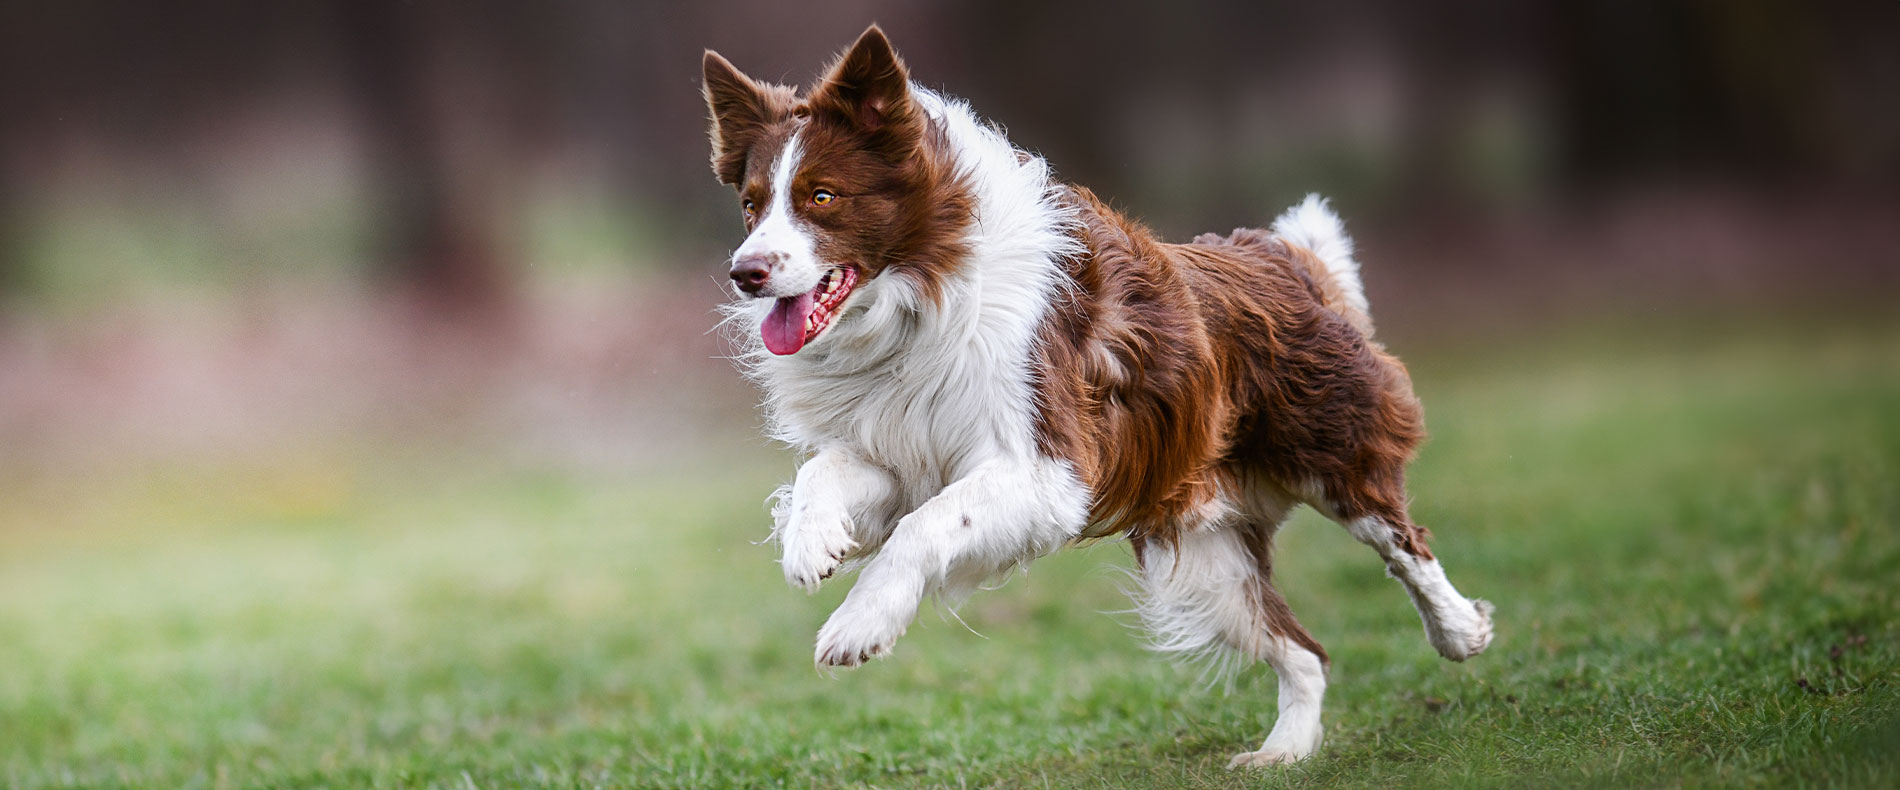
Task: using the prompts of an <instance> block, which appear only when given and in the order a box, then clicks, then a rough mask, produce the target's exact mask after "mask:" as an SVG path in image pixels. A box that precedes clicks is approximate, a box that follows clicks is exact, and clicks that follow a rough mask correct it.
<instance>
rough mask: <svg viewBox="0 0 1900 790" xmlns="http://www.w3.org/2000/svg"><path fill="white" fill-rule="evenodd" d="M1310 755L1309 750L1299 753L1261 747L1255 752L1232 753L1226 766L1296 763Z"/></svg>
mask: <svg viewBox="0 0 1900 790" xmlns="http://www.w3.org/2000/svg"><path fill="white" fill-rule="evenodd" d="M1311 756H1312V753H1311V752H1308V753H1306V754H1299V753H1296V752H1293V751H1291V750H1288V749H1273V748H1265V747H1263V748H1261V749H1260V751H1257V752H1241V753H1239V754H1236V755H1234V759H1232V760H1228V761H1227V767H1228V768H1265V767H1267V766H1269V765H1285V764H1287V763H1297V762H1299V761H1301V760H1304V759H1306V758H1308V757H1311Z"/></svg>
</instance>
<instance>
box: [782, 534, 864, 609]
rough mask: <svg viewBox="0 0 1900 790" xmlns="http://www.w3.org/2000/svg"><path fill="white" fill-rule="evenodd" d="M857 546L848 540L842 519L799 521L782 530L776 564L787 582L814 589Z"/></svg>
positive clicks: (802, 588) (841, 563)
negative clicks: (781, 545) (780, 553)
mask: <svg viewBox="0 0 1900 790" xmlns="http://www.w3.org/2000/svg"><path fill="white" fill-rule="evenodd" d="M820 524H823V526H819V525H820ZM857 547H858V542H857V541H855V540H852V539H851V534H850V532H849V531H848V530H847V529H846V528H845V526H844V523H843V521H842V520H830V521H806V520H800V521H797V522H793V524H792V525H791V526H790V527H789V528H787V529H786V531H785V537H784V556H783V557H781V558H780V559H779V567H780V568H781V569H782V570H783V571H784V572H785V583H786V584H789V585H791V586H793V587H796V588H798V589H801V590H804V591H805V592H808V593H809V592H817V591H818V585H819V584H820V583H822V582H823V581H824V580H826V579H829V578H831V576H832V574H835V573H837V572H838V568H839V567H840V566H842V565H843V564H844V558H845V557H848V556H850V555H851V552H852V550H854V549H856V548H857Z"/></svg>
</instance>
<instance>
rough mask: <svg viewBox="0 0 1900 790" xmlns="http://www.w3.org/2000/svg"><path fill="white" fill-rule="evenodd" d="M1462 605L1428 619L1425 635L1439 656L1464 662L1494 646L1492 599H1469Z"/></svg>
mask: <svg viewBox="0 0 1900 790" xmlns="http://www.w3.org/2000/svg"><path fill="white" fill-rule="evenodd" d="M1462 604H1463V605H1462V606H1453V607H1452V608H1451V611H1450V612H1449V613H1441V614H1440V615H1439V616H1437V617H1433V618H1428V619H1427V620H1426V621H1425V638H1426V639H1429V640H1431V643H1432V647H1434V648H1436V649H1437V650H1438V654H1439V655H1441V656H1444V657H1446V658H1449V659H1451V660H1453V661H1463V660H1465V659H1467V658H1470V657H1472V656H1475V655H1477V654H1479V653H1482V652H1484V649H1485V648H1487V647H1490V646H1491V612H1492V609H1493V607H1492V606H1491V602H1490V601H1482V600H1470V601H1463V602H1462Z"/></svg>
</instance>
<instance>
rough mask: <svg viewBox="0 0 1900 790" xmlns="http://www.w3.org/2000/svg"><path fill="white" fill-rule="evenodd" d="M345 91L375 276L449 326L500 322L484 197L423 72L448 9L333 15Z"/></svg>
mask: <svg viewBox="0 0 1900 790" xmlns="http://www.w3.org/2000/svg"><path fill="white" fill-rule="evenodd" d="M338 9H339V14H340V17H341V18H340V22H341V29H342V30H341V32H342V36H343V43H344V55H345V58H346V61H347V62H346V64H345V68H346V69H347V70H348V79H349V85H348V87H349V90H350V91H351V94H352V96H353V100H354V102H355V103H356V106H357V112H358V114H359V120H360V123H361V125H362V132H363V140H364V145H365V148H366V149H367V153H368V159H369V168H370V177H371V178H372V179H373V192H374V194H373V199H374V200H375V201H376V204H377V205H376V206H375V207H374V209H373V212H374V213H373V217H372V221H373V222H374V223H375V224H376V227H375V228H374V229H373V230H372V231H371V232H372V234H373V236H372V243H373V244H374V245H375V246H374V252H373V254H374V255H376V256H377V260H376V261H375V263H376V265H377V266H378V268H380V269H381V270H383V271H384V272H385V273H387V274H389V275H392V276H393V278H394V279H395V280H396V281H397V282H398V283H400V284H401V285H403V286H406V287H408V288H410V289H412V290H413V294H414V295H415V296H416V297H418V298H419V299H420V300H421V301H422V303H423V305H424V306H425V307H427V308H431V309H435V310H438V311H440V312H442V313H443V314H444V316H445V317H448V318H466V319H476V318H479V319H482V320H484V321H492V320H495V319H497V318H502V317H503V314H504V313H506V312H507V308H508V307H509V303H510V301H511V299H510V297H511V295H512V294H511V291H512V289H511V287H510V286H511V283H510V282H509V277H508V272H507V269H506V266H505V265H504V263H503V261H502V259H501V254H500V251H499V243H498V241H497V238H496V237H497V234H496V232H495V228H494V226H493V224H494V222H495V219H494V218H493V217H491V216H490V215H489V212H487V211H486V210H485V209H486V205H485V203H486V201H487V196H485V195H483V194H480V192H481V191H480V190H478V189H471V188H470V187H469V186H468V185H469V184H470V183H471V182H473V183H480V181H479V180H478V179H471V178H468V177H459V178H458V175H462V176H467V175H470V174H465V173H464V174H458V173H457V172H456V170H455V163H454V161H453V159H452V156H451V154H452V148H451V146H450V141H449V139H448V134H447V133H448V128H447V125H448V124H447V119H446V118H444V114H445V111H446V110H447V108H446V107H445V100H446V97H444V96H443V95H441V93H442V92H441V91H440V90H437V87H438V86H437V80H436V79H435V77H436V76H437V74H436V73H435V72H434V71H433V70H432V67H433V66H435V65H436V64H435V61H433V60H432V56H434V55H436V54H437V53H438V52H439V50H438V48H437V46H436V45H437V43H438V42H437V36H438V35H440V33H441V32H442V31H441V29H440V26H442V25H443V24H444V23H445V21H446V18H447V17H448V16H449V15H451V14H452V13H453V12H454V10H455V9H454V8H453V7H440V6H437V5H435V4H433V3H426V2H424V3H395V2H388V0H345V2H343V3H341V4H339V6H338Z"/></svg>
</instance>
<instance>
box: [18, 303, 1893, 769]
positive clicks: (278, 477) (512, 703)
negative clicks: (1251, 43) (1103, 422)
mask: <svg viewBox="0 0 1900 790" xmlns="http://www.w3.org/2000/svg"><path fill="white" fill-rule="evenodd" d="M1398 350H1399V351H1401V352H1406V353H1407V355H1408V357H1409V359H1410V361H1411V364H1412V367H1413V369H1414V372H1415V375H1416V376H1417V378H1418V381H1419V386H1420V389H1421V392H1422V394H1423V396H1424V398H1425V400H1426V403H1427V406H1428V409H1429V413H1430V420H1431V424H1432V427H1433V431H1434V437H1435V438H1434V440H1433V442H1432V443H1431V444H1430V445H1429V446H1428V448H1427V450H1426V452H1425V454H1424V456H1423V457H1422V458H1421V459H1420V461H1419V462H1418V464H1417V465H1416V466H1415V467H1414V474H1413V493H1414V496H1415V499H1416V504H1415V513H1416V515H1417V516H1418V517H1419V519H1420V520H1421V521H1422V522H1423V523H1426V524H1428V525H1431V526H1432V527H1434V528H1435V530H1436V532H1437V535H1438V537H1437V539H1436V541H1435V546H1436V548H1437V549H1438V552H1439V553H1440V555H1441V556H1442V557H1443V559H1444V560H1445V563H1446V565H1447V567H1448V568H1449V570H1450V573H1451V575H1452V578H1453V579H1454V581H1455V582H1457V583H1458V584H1459V585H1460V587H1461V588H1462V589H1464V590H1465V591H1466V592H1468V593H1470V594H1472V595H1476V596H1482V597H1486V598H1489V599H1491V600H1492V601H1494V602H1496V603H1497V605H1498V639H1497V641H1496V643H1495V644H1493V645H1492V647H1491V650H1490V652H1489V653H1487V654H1486V655H1484V656H1482V657H1480V658H1478V659H1476V660H1474V661H1472V662H1470V663H1468V664H1463V665H1458V664H1450V663H1447V662H1444V661H1442V660H1440V659H1438V658H1437V657H1436V656H1435V654H1433V652H1432V651H1431V649H1430V647H1429V646H1427V644H1426V643H1425V640H1424V638H1423V636H1422V634H1421V632H1420V628H1419V625H1418V622H1417V618H1416V616H1415V615H1414V614H1413V612H1412V610H1411V606H1410V604H1409V603H1408V602H1407V601H1406V599H1405V596H1404V594H1403V593H1402V592H1401V591H1400V589H1399V587H1398V586H1397V585H1396V583H1394V582H1392V581H1390V580H1389V579H1386V578H1384V576H1383V573H1382V568H1381V566H1380V564H1379V563H1378V562H1377V561H1376V559H1375V558H1374V557H1373V556H1371V554H1370V553H1369V552H1368V551H1367V550H1366V549H1364V548H1363V547H1360V546H1358V545H1357V544H1355V543H1354V542H1353V541H1352V540H1351V539H1350V538H1348V537H1347V536H1346V535H1345V534H1344V533H1343V531H1341V530H1339V529H1338V528H1337V527H1334V526H1332V525H1330V524H1327V523H1324V522H1322V521H1319V520H1317V519H1313V518H1310V517H1302V518H1301V519H1300V520H1299V521H1298V522H1296V523H1295V524H1294V525H1293V526H1292V527H1291V528H1289V529H1288V530H1287V532H1286V533H1285V536H1284V537H1283V538H1282V542H1281V549H1280V554H1279V556H1280V558H1281V564H1282V566H1283V567H1282V569H1281V579H1282V587H1283V588H1284V589H1286V591H1287V593H1288V596H1289V598H1290V599H1291V600H1292V603H1293V606H1294V609H1295V611H1297V612H1299V613H1300V614H1301V616H1302V618H1303V620H1304V621H1305V622H1306V623H1307V624H1308V626H1309V627H1310V628H1311V629H1312V631H1313V632H1314V634H1315V635H1316V636H1317V637H1318V638H1319V639H1320V640H1321V641H1322V642H1323V643H1325V644H1326V645H1327V647H1328V648H1329V650H1330V651H1331V653H1332V657H1333V668H1332V682H1333V685H1332V687H1331V689H1330V694H1329V697H1328V700H1327V712H1326V726H1327V731H1326V738H1327V740H1326V744H1325V746H1324V748H1323V749H1322V751H1321V753H1320V755H1319V756H1318V757H1316V758H1315V759H1313V760H1311V761H1309V762H1307V763H1305V764H1302V765H1299V766H1294V767H1290V768H1285V769H1281V770H1277V771H1273V772H1268V773H1258V774H1234V773H1229V772H1227V771H1226V770H1224V766H1225V764H1226V761H1227V758H1228V756H1229V755H1230V754H1232V753H1233V752H1235V751H1238V750H1241V749H1243V748H1252V747H1253V746H1254V745H1257V742H1258V740H1259V739H1260V738H1261V737H1262V736H1263V735H1264V734H1265V732H1266V729H1267V727H1268V726H1269V725H1270V724H1271V722H1272V719H1273V711H1274V703H1273V696H1274V691H1273V680H1272V676H1271V674H1270V673H1268V672H1267V671H1266V670H1265V669H1264V668H1255V669H1252V670H1249V671H1247V672H1246V673H1245V674H1243V675H1242V676H1241V677H1239V678H1238V679H1237V680H1236V681H1235V682H1234V683H1233V684H1232V688H1231V689H1226V688H1222V687H1220V686H1215V687H1211V688H1210V687H1207V686H1204V685H1203V684H1201V683H1199V682H1197V679H1196V677H1195V675H1194V673H1193V672H1192V671H1189V670H1184V669H1180V668H1176V667H1173V666H1171V665H1169V664H1166V663H1165V662H1162V661H1159V660H1156V659H1155V658H1154V657H1153V656H1151V655H1149V654H1147V653H1146V652H1144V651H1143V649H1142V648H1141V647H1140V643H1139V640H1138V639H1137V638H1136V636H1134V635H1133V634H1132V633H1131V632H1130V631H1129V629H1128V621H1129V618H1128V617H1127V616H1125V615H1114V614H1109V612H1113V611H1115V610H1119V609H1123V608H1125V607H1126V605H1127V604H1126V602H1125V600H1124V599H1123V598H1122V596H1121V595H1120V594H1119V592H1118V586H1119V585H1120V583H1121V582H1120V579H1119V578H1118V575H1117V574H1116V573H1115V572H1113V571H1112V570H1108V569H1109V568H1111V567H1115V566H1122V567H1125V566H1127V565H1128V562H1129V560H1128V556H1127V552H1126V550H1125V549H1124V548H1123V547H1122V546H1120V545H1119V544H1102V545H1098V546H1095V547H1092V548H1089V549H1085V550H1081V551H1072V552H1067V553H1064V554H1061V555H1058V556H1056V557H1052V558H1049V559H1046V560H1044V561H1042V562H1040V563H1038V564H1037V565H1035V566H1034V567H1033V568H1031V570H1030V572H1029V573H1028V574H1027V575H1024V576H1019V577H1018V578H1016V579H1013V580H1011V581H1010V583H1009V584H1008V585H1007V586H1005V587H1004V588H1003V589H1001V590H997V591H992V592H985V593H980V594H979V595H978V596H977V597H976V598H975V599H974V600H972V601H971V602H970V604H969V605H967V606H966V607H965V608H964V609H963V610H962V612H961V615H962V618H963V620H965V621H967V622H968V624H969V626H970V627H971V628H973V629H974V630H975V631H978V632H981V634H982V636H981V637H979V636H977V635H976V634H973V633H972V632H971V630H968V629H966V628H964V627H963V626H962V625H960V624H958V622H957V621H956V620H954V619H951V618H948V617H945V616H943V615H940V614H938V613H936V612H932V611H926V612H925V613H924V614H923V615H922V617H921V618H920V620H919V623H918V625H917V626H915V627H913V628H912V630H911V633H910V634H909V635H908V636H906V637H905V638H904V639H903V640H902V641H901V642H899V644H898V649H897V651H896V655H895V656H894V657H893V658H891V659H889V660H886V661H882V662H878V663H875V664H873V665H871V666H869V667H867V668H863V669H859V670H856V671H853V672H848V673H843V674H841V675H839V676H838V677H835V678H833V677H824V676H821V675H820V674H819V673H817V672H815V671H814V670H813V669H812V666H811V659H810V646H811V638H812V635H813V633H814V631H815V630H816V628H817V627H818V625H819V624H820V623H821V622H822V621H823V619H824V617H825V616H826V614H827V613H828V612H829V611H830V608H831V607H832V606H833V605H835V604H836V602H837V601H838V600H839V598H840V597H841V595H842V592H843V588H842V585H841V584H840V583H839V582H833V583H832V584H831V586H829V587H828V588H827V589H826V590H825V591H824V592H823V593H821V594H820V595H818V596H816V597H807V596H804V595H802V594H797V593H794V592H792V591H790V590H789V589H786V588H785V587H784V586H783V584H782V582H781V581H780V579H779V574H778V570H777V567H776V566H775V565H774V564H773V563H772V552H771V550H770V548H769V547H766V546H761V545H755V544H753V543H751V542H750V541H752V540H756V539H758V538H759V537H761V536H762V535H763V534H764V515H763V508H762V506H761V504H760V500H761V499H762V497H763V496H764V494H765V493H766V492H767V491H768V490H769V488H770V486H771V484H772V483H773V482H775V481H776V479H777V478H778V477H779V476H780V475H782V474H784V472H785V471H786V470H787V469H788V468H789V463H788V462H787V461H786V460H785V459H783V458H782V457H780V456H777V455H775V454H773V453H770V452H767V451H760V452H759V453H757V454H756V455H753V456H749V457H747V458H743V459H735V460H733V461H732V462H730V463H728V464H725V465H723V466H721V467H720V468H717V469H690V470H680V471H678V472H676V473H673V474H670V475H668V476H666V477H656V478H651V479H641V480H628V479H611V478H599V477H588V476H584V475H580V474H573V473H556V472H545V471H542V472H533V471H520V470H516V471H513V472H495V471H493V470H490V471H487V472H481V473H473V472H471V473H469V474H467V475H456V474H448V473H428V474H425V473H421V472H415V471H407V472H403V471H399V469H401V468H404V467H406V466H407V465H406V464H397V463H395V462H384V463H383V464H381V465H367V466H366V465H359V464H354V463H351V462H348V461H347V460H338V459H326V458H324V457H321V456H318V457H313V458H300V459H297V460H295V461H294V462H293V461H288V460H287V461H285V462H284V464H283V465H281V466H274V467H259V468H252V469H236V470H221V471H217V472H216V474H212V473H211V472H193V471H184V472H175V473H170V474H166V475H160V476H155V477H148V478H146V479H144V480H140V481H130V482H124V481H122V482H115V483H110V484H107V483H98V484H93V485H87V486H83V487H82V486H75V487H73V488H72V489H71V490H67V491H58V490H54V491H46V490H39V489H35V490H34V491H30V492H26V493H22V494H19V495H15V496H11V497H10V498H9V499H7V500H4V501H0V519H3V520H0V781H4V782H5V783H6V784H9V785H12V786H17V787H45V786H120V785H129V786H148V787H259V786H262V787H302V786H338V787H341V786H387V787H411V786H415V787H458V788H461V787H513V786H558V787H570V786H571V787H581V786H586V787H593V786H632V787H672V786H678V787H699V786H746V787H756V786H792V787H812V786H817V787H830V786H877V787H908V786H931V787H936V786H972V787H980V786H998V787H1044V786H1049V787H1069V786H1078V787H1104V786H1114V787H1145V786H1185V787H1232V786H1263V787H1283V786H1284V787H1333V786H1349V787H1391V786H1400V785H1402V786H1417V785H1426V786H1454V787H1471V786H1477V787H1547V786H1559V787H1562V786H1617V787H1624V786H1670V787H1675V786H1760V787H1789V786H1858V787H1892V786H1896V784H1900V529H1897V528H1900V486H1896V480H1900V325H1896V324H1894V323H1892V322H1886V323H1881V324H1877V325H1872V326H1868V325H1861V326H1848V325H1831V326H1824V327H1815V326H1808V325H1798V324H1777V325H1767V326H1759V327H1752V328H1741V329H1737V330H1735V331H1730V332H1704V333H1694V332H1670V331H1656V330H1653V329H1652V330H1650V331H1635V330H1621V331H1607V332H1603V331H1598V332H1578V333H1574V334H1572V335H1567V336H1558V337H1540V338H1538V339H1536V340H1535V342H1532V341H1520V342H1515V343H1513V344H1511V345H1510V346H1509V347H1507V348H1502V349H1492V350H1486V351H1476V350H1474V349H1472V348H1466V349H1463V350H1462V351H1460V352H1458V353H1453V352H1452V351H1440V352H1438V353H1426V352H1419V353H1411V352H1408V350H1407V349H1405V348H1402V347H1401V348H1399V349H1398ZM434 460H435V462H436V463H438V464H439V463H442V462H444V461H443V459H434ZM735 470H737V471H735ZM843 581H844V582H847V583H848V581H849V580H848V579H846V580H843Z"/></svg>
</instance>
